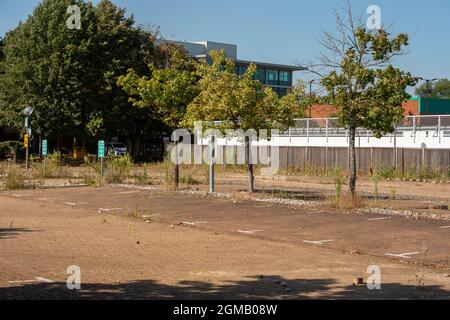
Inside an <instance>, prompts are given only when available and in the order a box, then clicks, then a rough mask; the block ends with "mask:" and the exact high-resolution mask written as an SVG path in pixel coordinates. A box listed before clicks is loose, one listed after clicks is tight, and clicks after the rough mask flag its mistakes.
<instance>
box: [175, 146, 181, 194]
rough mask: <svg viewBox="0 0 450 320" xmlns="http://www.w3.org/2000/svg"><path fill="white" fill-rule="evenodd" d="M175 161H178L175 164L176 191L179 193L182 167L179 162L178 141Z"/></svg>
mask: <svg viewBox="0 0 450 320" xmlns="http://www.w3.org/2000/svg"><path fill="white" fill-rule="evenodd" d="M175 155H176V156H175V157H176V158H175V159H176V163H175V191H178V187H179V184H180V165H179V160H178V157H179V155H178V141H175Z"/></svg>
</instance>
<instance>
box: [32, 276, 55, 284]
mask: <svg viewBox="0 0 450 320" xmlns="http://www.w3.org/2000/svg"><path fill="white" fill-rule="evenodd" d="M35 279H36V280H37V281H39V282H45V283H55V281H53V280H50V279H47V278H43V277H36V278H35Z"/></svg>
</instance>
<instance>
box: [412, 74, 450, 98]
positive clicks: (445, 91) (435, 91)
mask: <svg viewBox="0 0 450 320" xmlns="http://www.w3.org/2000/svg"><path fill="white" fill-rule="evenodd" d="M415 93H416V95H418V96H419V97H421V98H428V97H430V98H435V99H450V80H449V79H440V80H437V81H436V82H433V83H429V84H427V83H423V84H422V85H420V86H419V87H417V88H416V92H415Z"/></svg>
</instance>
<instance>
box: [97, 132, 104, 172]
mask: <svg viewBox="0 0 450 320" xmlns="http://www.w3.org/2000/svg"><path fill="white" fill-rule="evenodd" d="M98 157H99V158H100V175H101V176H102V177H103V158H105V141H104V140H100V141H99V142H98Z"/></svg>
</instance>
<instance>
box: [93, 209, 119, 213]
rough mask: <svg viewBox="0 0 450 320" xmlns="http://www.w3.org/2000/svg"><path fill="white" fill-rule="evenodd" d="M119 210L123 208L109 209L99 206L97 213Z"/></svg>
mask: <svg viewBox="0 0 450 320" xmlns="http://www.w3.org/2000/svg"><path fill="white" fill-rule="evenodd" d="M119 210H123V208H111V209H104V208H100V209H98V213H103V212H109V211H119Z"/></svg>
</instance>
